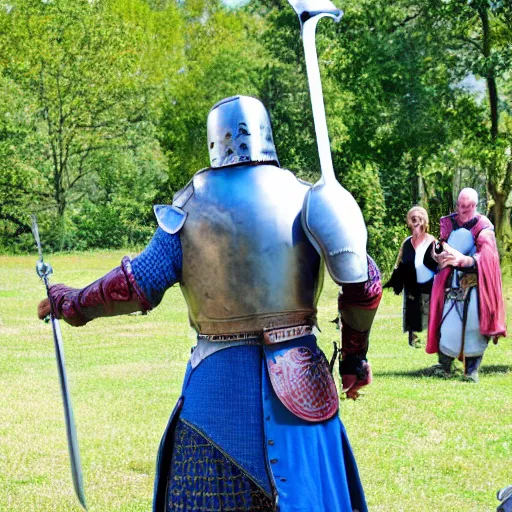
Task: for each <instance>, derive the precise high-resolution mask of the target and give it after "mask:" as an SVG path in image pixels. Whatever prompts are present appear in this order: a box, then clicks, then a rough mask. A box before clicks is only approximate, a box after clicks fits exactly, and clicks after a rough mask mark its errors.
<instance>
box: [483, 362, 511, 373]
mask: <svg viewBox="0 0 512 512" xmlns="http://www.w3.org/2000/svg"><path fill="white" fill-rule="evenodd" d="M479 372H480V373H485V374H489V373H510V372H512V366H510V365H507V364H492V365H490V366H482V367H481V368H480V370H479Z"/></svg>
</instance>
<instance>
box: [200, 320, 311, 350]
mask: <svg viewBox="0 0 512 512" xmlns="http://www.w3.org/2000/svg"><path fill="white" fill-rule="evenodd" d="M312 332H313V326H312V325H293V326H289V327H278V328H275V329H274V328H273V329H263V331H254V332H242V333H234V334H203V333H200V334H198V336H197V338H198V339H199V340H204V341H209V342H212V343H215V342H229V341H245V340H252V339H254V340H259V341H261V342H262V343H263V344H265V345H274V344H275V343H283V342H284V341H288V340H293V339H295V338H300V337H302V336H307V335H308V334H311V333H312Z"/></svg>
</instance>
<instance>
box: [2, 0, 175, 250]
mask: <svg viewBox="0 0 512 512" xmlns="http://www.w3.org/2000/svg"><path fill="white" fill-rule="evenodd" d="M136 7H139V8H141V7H140V4H137V3H136V2H135V3H132V2H130V6H129V8H131V9H133V8H136ZM123 9H124V10H123ZM120 13H124V16H120ZM130 14H133V13H130V12H127V6H126V5H124V7H123V4H122V3H121V2H118V3H117V4H116V3H112V4H109V3H108V2H106V1H104V2H102V1H98V2H89V1H87V0H77V1H71V0H55V1H47V2H41V1H39V0H19V1H17V2H15V4H14V7H13V8H12V10H10V11H9V12H7V11H5V12H3V13H2V14H1V16H0V23H1V27H2V29H3V30H1V33H2V34H3V35H2V36H0V57H1V59H2V61H3V62H4V69H3V73H4V75H5V76H9V77H10V78H11V79H12V80H13V81H15V82H16V83H17V84H18V86H19V87H20V88H21V89H22V90H23V91H25V92H26V93H27V94H28V95H30V97H31V98H32V101H33V102H34V111H35V113H36V115H37V117H38V118H39V120H40V121H41V123H40V124H39V125H38V130H39V140H40V141H41V143H42V151H43V158H42V159H40V162H39V167H38V171H39V172H40V173H41V175H42V176H44V178H45V180H46V188H47V190H48V191H51V195H52V199H53V205H52V206H53V207H55V209H56V212H57V216H58V219H59V224H60V227H61V229H60V232H61V242H60V247H61V248H62V247H63V246H64V242H65V236H64V235H65V229H64V226H65V219H64V214H65V212H66V210H67V208H68V207H69V205H70V204H71V203H73V202H75V201H79V200H80V199H82V198H83V197H85V196H86V195H87V188H86V185H87V181H88V180H89V179H90V178H91V177H92V176H93V175H94V174H95V173H96V172H97V170H98V167H97V163H98V159H101V155H108V154H109V153H111V152H119V151H131V150H134V149H135V148H137V147H140V146H141V145H143V144H145V143H146V142H147V140H148V134H149V133H151V112H152V108H151V101H152V98H153V95H154V91H155V83H153V82H151V80H150V79H148V73H149V72H150V70H148V67H147V65H146V61H145V59H144V58H145V56H146V55H147V53H148V52H147V51H146V50H147V48H148V45H147V44H146V45H145V44H144V43H147V40H146V37H147V31H146V30H145V29H146V27H144V26H143V25H142V24H140V23H139V24H137V23H134V21H133V16H131V15H130ZM178 28H179V27H178ZM171 31H172V30H171ZM153 35H154V34H153ZM150 43H151V41H150ZM151 44H152V43H151ZM149 62H150V63H152V64H154V62H153V61H152V60H151V59H149ZM49 206H50V205H49Z"/></svg>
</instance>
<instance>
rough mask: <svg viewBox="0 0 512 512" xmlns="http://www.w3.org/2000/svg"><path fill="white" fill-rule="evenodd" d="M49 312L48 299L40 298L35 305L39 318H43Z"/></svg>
mask: <svg viewBox="0 0 512 512" xmlns="http://www.w3.org/2000/svg"><path fill="white" fill-rule="evenodd" d="M49 314H50V299H44V300H42V301H41V302H40V303H39V305H38V306H37V316H38V317H39V320H44V319H45V318H46V317H47V316H48V315H49Z"/></svg>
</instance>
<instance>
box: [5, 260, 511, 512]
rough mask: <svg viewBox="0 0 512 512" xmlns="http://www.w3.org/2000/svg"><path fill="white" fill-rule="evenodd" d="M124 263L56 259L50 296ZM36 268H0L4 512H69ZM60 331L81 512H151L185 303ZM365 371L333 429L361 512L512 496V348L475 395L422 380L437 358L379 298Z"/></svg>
mask: <svg viewBox="0 0 512 512" xmlns="http://www.w3.org/2000/svg"><path fill="white" fill-rule="evenodd" d="M123 254H124V253H121V252H97V253H85V254H73V255H56V256H53V257H52V258H51V263H52V264H53V266H54V268H55V273H56V274H55V282H57V281H62V282H65V283H67V284H68V285H72V286H83V285H85V284H88V283H89V282H90V281H92V280H94V279H95V278H97V277H99V276H101V275H103V274H104V273H105V272H106V271H108V270H109V269H110V268H112V267H114V266H116V265H117V264H118V263H119V261H120V259H121V257H122V256H123ZM34 264H35V258H34V257H8V256H1V257H0V389H1V392H0V393H1V396H0V398H1V400H0V510H1V511H5V512H28V511H38V512H47V511H57V512H60V511H63V512H64V511H65V512H72V511H78V510H80V508H79V506H78V505H77V501H76V499H75V497H74V493H73V488H72V483H71V476H70V470H69V463H68V454H67V444H66V438H65V430H64V420H63V414H62V405H61V397H60V390H59V385H58V380H57V370H56V365H55V357H54V349H53V342H52V337H51V331H50V326H49V325H46V324H44V323H42V322H40V321H38V320H37V318H36V314H35V310H36V306H37V303H38V301H39V300H40V299H41V298H42V297H43V296H44V289H43V286H42V284H41V283H39V282H38V279H37V277H36V275H35V271H34ZM510 282H512V281H511V280H508V279H507V281H506V283H507V285H508V286H506V290H505V293H506V296H507V298H508V297H511V293H510V290H509V289H508V288H509V287H510ZM336 294H337V288H336V286H335V285H334V284H332V283H331V282H330V280H329V279H326V287H325V290H324V292H323V294H322V298H321V301H320V307H319V318H320V326H321V328H322V333H321V334H320V336H319V341H320V343H321V345H322V346H323V348H324V349H325V351H326V352H327V353H328V354H330V353H331V351H332V349H331V347H332V345H331V342H332V340H334V339H336V338H337V336H338V332H337V331H336V330H335V328H334V325H333V324H331V323H329V320H331V319H332V318H333V317H334V316H335V311H336ZM507 303H508V300H507ZM509 310H510V308H509ZM509 316H510V311H509ZM62 331H63V337H64V344H65V354H66V363H67V368H68V378H69V383H70V388H71V393H72V400H73V406H74V411H75V417H76V423H77V429H78V436H79V443H80V449H81V453H82V466H83V472H84V481H85V491H86V497H87V501H88V505H89V510H90V511H91V512H114V511H116V512H117V511H123V512H138V511H149V510H150V509H151V497H152V485H153V470H154V462H155V456H156V451H157V447H158V442H159V439H160V436H161V434H162V432H163V430H164V428H165V425H166V422H167V419H168V415H169V413H170V411H171V410H172V407H173V405H174V402H175V400H176V399H177V397H178V395H179V392H180V387H181V380H182V377H183V373H184V369H185V364H186V361H187V359H188V355H189V353H190V347H191V346H192V344H193V341H194V336H193V332H192V331H191V329H190V328H189V327H188V322H187V312H186V306H185V303H184V300H183V299H182V297H181V293H180V290H179V288H178V287H175V288H173V289H171V290H169V291H168V292H167V294H166V296H165V299H164V301H163V302H162V304H161V305H160V306H159V307H158V308H157V309H156V310H155V311H154V312H152V313H150V314H149V315H148V316H129V317H123V318H110V319H99V320H96V321H94V322H92V323H90V324H89V325H87V326H85V327H83V328H80V329H76V328H71V327H69V326H67V325H66V324H63V325H62ZM369 357H370V360H371V362H372V366H373V370H374V379H375V380H374V383H373V384H372V385H371V386H370V387H369V388H367V391H365V395H364V397H363V398H362V399H361V400H358V401H357V402H348V401H343V402H342V404H341V415H342V418H343V421H344V423H345V426H346V428H347V430H348V433H349V436H350V439H351V442H352V445H353V448H354V451H355V454H356V457H357V460H358V463H359V466H360V472H361V477H362V480H363V483H364V487H365V490H366V494H367V498H368V502H369V508H370V511H372V512H388V511H389V512H391V511H393V512H396V511H408V512H409V511H433V512H485V511H493V510H495V509H496V506H497V504H498V503H497V501H496V491H497V490H498V489H499V488H500V487H504V486H505V485H507V484H511V483H512V469H511V467H512V458H511V449H512V391H511V368H512V344H511V343H510V341H508V340H502V341H501V342H500V343H499V345H498V346H492V347H491V348H490V349H489V350H488V351H487V353H486V356H485V359H484V363H483V368H482V371H481V382H480V383H479V384H478V385H473V384H468V383H465V382H462V381H461V380H457V379H454V380H441V379H436V378H432V377H431V378H428V377H423V376H422V375H421V370H422V369H424V368H426V367H427V366H429V365H432V364H434V363H435V362H436V361H435V358H434V357H433V356H428V355H426V354H425V353H424V351H423V350H414V349H410V348H409V347H408V345H407V341H406V337H405V335H403V334H402V333H401V298H399V297H395V296H394V295H392V294H391V293H389V292H386V293H385V295H384V298H383V301H382V304H381V307H380V309H379V313H378V316H377V318H376V322H375V325H374V329H373V332H372V339H371V348H370V354H369ZM240 364H243V361H241V362H240ZM327 512H328V511H327Z"/></svg>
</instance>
